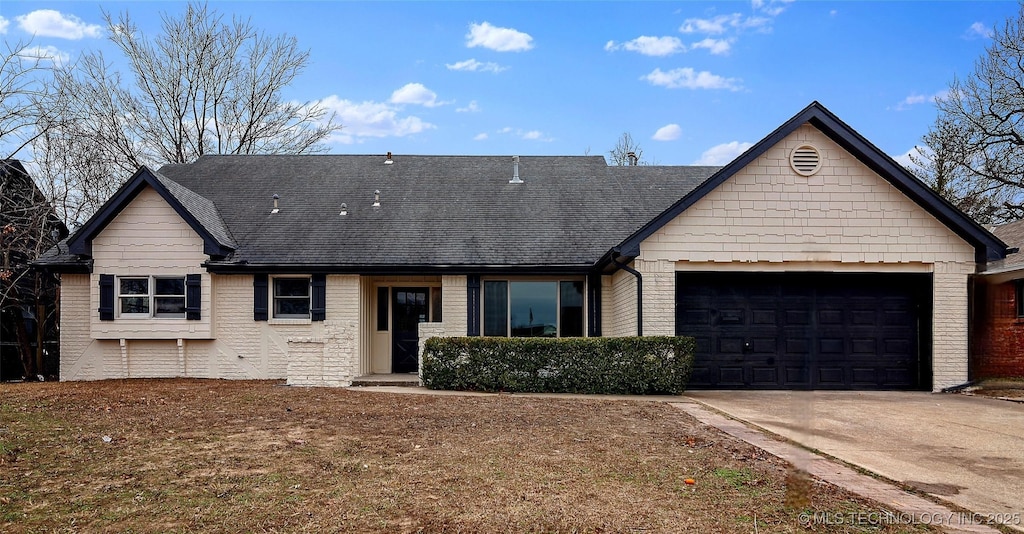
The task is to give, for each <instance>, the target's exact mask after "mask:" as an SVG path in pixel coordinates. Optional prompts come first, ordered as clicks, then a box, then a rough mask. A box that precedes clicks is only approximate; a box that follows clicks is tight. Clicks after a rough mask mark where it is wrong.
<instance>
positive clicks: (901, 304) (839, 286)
mask: <svg viewBox="0 0 1024 534" xmlns="http://www.w3.org/2000/svg"><path fill="white" fill-rule="evenodd" d="M931 288H932V277H931V275H930V274H890V273H863V274H861V273H857V274H851V273H842V274H839V273H708V272H701V273H690V272H679V273H677V274H676V334H677V335H685V336H692V337H694V338H695V339H696V341H697V352H696V355H695V360H694V369H693V377H692V378H691V381H690V387H691V388H693V389H904V390H906V389H930V387H931V330H932V327H931V316H932V314H931V308H932V306H931V294H932V291H931Z"/></svg>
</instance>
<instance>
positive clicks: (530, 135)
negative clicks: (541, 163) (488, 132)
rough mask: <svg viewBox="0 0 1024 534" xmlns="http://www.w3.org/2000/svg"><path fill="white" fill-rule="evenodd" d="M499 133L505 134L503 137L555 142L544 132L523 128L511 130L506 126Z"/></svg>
mask: <svg viewBox="0 0 1024 534" xmlns="http://www.w3.org/2000/svg"><path fill="white" fill-rule="evenodd" d="M497 133H499V134H503V135H514V136H516V137H518V138H520V139H525V140H527V141H545V142H547V141H554V138H552V137H549V136H548V135H546V134H545V133H544V132H542V131H540V130H528V131H524V130H523V129H521V128H511V127H509V126H506V127H504V128H502V129H500V130H498V131H497ZM477 137H479V136H477Z"/></svg>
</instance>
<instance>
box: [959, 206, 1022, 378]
mask: <svg viewBox="0 0 1024 534" xmlns="http://www.w3.org/2000/svg"><path fill="white" fill-rule="evenodd" d="M993 233H994V234H995V235H996V236H997V237H999V238H1000V239H1001V240H1003V242H1005V243H1006V244H1007V245H1009V246H1010V247H1014V248H1020V247H1024V221H1017V222H1012V223H1010V224H1005V225H1003V226H1000V227H997V228H996V229H995V230H993ZM973 288H974V296H973V299H972V302H973V305H974V315H973V317H972V330H971V333H972V339H971V379H972V380H981V379H985V378H1007V377H1022V378H1024V298H1022V296H1024V254H1022V253H1020V252H1017V253H1014V254H1009V255H1007V256H1006V258H1005V259H1003V260H999V261H994V262H991V263H989V265H988V266H987V267H986V269H985V272H984V273H983V274H982V275H981V276H978V277H976V278H975V283H974V286H973Z"/></svg>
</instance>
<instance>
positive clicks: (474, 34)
mask: <svg viewBox="0 0 1024 534" xmlns="http://www.w3.org/2000/svg"><path fill="white" fill-rule="evenodd" d="M466 46H467V47H468V48H474V47H477V46H482V47H484V48H489V49H491V50H494V51H496V52H522V51H524V50H529V49H531V48H533V37H531V36H530V34H528V33H523V32H521V31H519V30H515V29H513V28H499V27H497V26H492V25H491V23H489V22H484V23H483V24H477V23H475V22H474V23H473V24H470V25H469V33H467V34H466Z"/></svg>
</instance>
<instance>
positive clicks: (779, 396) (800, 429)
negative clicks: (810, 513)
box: [680, 391, 1024, 530]
mask: <svg viewBox="0 0 1024 534" xmlns="http://www.w3.org/2000/svg"><path fill="white" fill-rule="evenodd" d="M686 397H688V398H690V399H692V400H695V401H697V402H699V403H701V404H704V405H706V406H708V407H711V408H713V409H715V410H718V411H720V412H722V413H725V414H728V415H729V416H731V417H733V418H735V419H739V420H741V421H744V422H746V423H748V424H750V425H754V426H755V427H759V428H762V429H764V430H767V431H769V432H772V433H774V434H777V435H779V436H782V437H784V438H787V439H789V440H792V441H793V442H796V443H799V444H800V445H803V446H804V447H808V448H811V449H815V450H818V451H821V452H823V453H825V454H827V455H830V456H834V457H836V458H839V459H841V460H843V461H845V462H848V463H850V464H853V465H856V466H858V467H861V468H864V469H866V470H868V471H871V472H873V473H877V474H879V475H882V476H883V477H886V478H888V479H891V480H895V481H897V482H900V483H903V484H906V485H907V486H912V487H914V488H916V489H918V490H920V491H923V492H925V493H928V494H930V495H933V496H935V497H936V498H938V499H941V500H944V501H948V502H950V503H952V504H954V505H956V506H959V507H962V508H964V509H967V510H970V511H971V512H973V513H974V514H976V515H974V516H973V517H974V518H976V519H989V518H992V519H1002V520H1003V521H1002V522H1003V523H1005V524H1008V525H1010V526H1015V527H1017V528H1018V529H1020V526H1021V525H1022V524H1024V405H1022V404H1018V403H1011V402H1006V401H999V400H994V399H987V398H982V397H968V396H962V395H940V394H932V393H914V392H822V391H814V392H811V391H796V392H789V391H700V392H691V393H687V395H686ZM686 406H687V405H685V404H684V405H681V406H680V407H681V408H683V409H686V410H687V411H688V412H694V410H691V409H687V408H686ZM690 406H692V405H690ZM701 412H707V410H701V409H699V408H697V409H696V411H695V413H693V414H694V415H695V417H698V414H699V413H701ZM710 415H716V414H710ZM716 416H717V415H716ZM717 417H719V418H721V416H717ZM698 419H701V420H704V419H702V418H701V417H698ZM721 419H724V420H725V421H727V422H728V419H725V418H721ZM705 422H708V423H709V424H714V423H712V422H710V421H705ZM733 424H735V423H733ZM716 426H718V425H716ZM740 426H741V427H742V425H740ZM723 430H726V429H723ZM748 430H749V429H748ZM726 431H727V432H728V430H726ZM755 434H758V435H761V436H762V437H764V435H763V434H760V433H755ZM768 441H770V442H775V440H770V439H769V440H768ZM755 445H757V446H759V447H762V448H765V447H764V446H762V445H761V444H757V443H755ZM769 452H771V451H769ZM803 454H804V459H812V458H811V457H813V456H815V455H811V454H809V453H806V452H804V453H803ZM787 459H789V458H787ZM797 460H799V458H798V459H797ZM791 461H794V460H791ZM794 463H796V464H797V465H799V462H798V461H794ZM843 476H845V475H843ZM822 478H825V479H826V480H828V478H827V477H822ZM883 485H884V484H883ZM853 491H855V492H857V493H862V492H861V491H857V490H856V489H854V490H853ZM869 491H870V492H873V491H874V490H869ZM866 496H867V497H869V498H872V499H876V500H878V501H880V502H883V503H885V504H889V505H890V506H894V507H895V508H897V509H900V510H905V508H904V507H901V506H898V505H896V504H890V502H887V501H886V500H883V499H882V498H878V497H876V496H873V495H870V494H868V495H866ZM914 506H915V507H916V506H917V505H914ZM907 511H909V510H907ZM954 519H956V517H954ZM1021 530H1024V529H1021Z"/></svg>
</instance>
